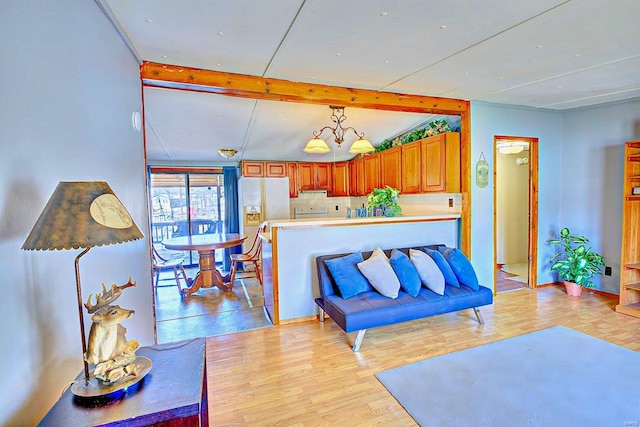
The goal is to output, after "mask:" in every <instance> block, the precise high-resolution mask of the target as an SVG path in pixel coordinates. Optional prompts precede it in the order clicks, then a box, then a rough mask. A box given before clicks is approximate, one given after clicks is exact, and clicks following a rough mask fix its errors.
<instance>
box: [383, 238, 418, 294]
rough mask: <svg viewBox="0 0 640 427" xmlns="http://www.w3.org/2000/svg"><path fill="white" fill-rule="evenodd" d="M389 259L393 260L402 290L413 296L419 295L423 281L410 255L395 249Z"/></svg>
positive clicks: (392, 265)
mask: <svg viewBox="0 0 640 427" xmlns="http://www.w3.org/2000/svg"><path fill="white" fill-rule="evenodd" d="M389 261H390V262H391V267H393V271H395V272H396V276H398V280H399V281H400V286H401V287H402V290H403V291H405V292H406V293H408V294H409V295H411V296H412V297H415V296H417V295H418V293H419V292H420V286H422V282H421V281H420V276H419V275H418V270H416V268H415V267H414V266H413V263H412V262H411V260H410V259H409V257H408V256H407V255H406V254H405V253H403V252H401V251H399V250H397V249H394V250H392V251H391V257H390V258H389Z"/></svg>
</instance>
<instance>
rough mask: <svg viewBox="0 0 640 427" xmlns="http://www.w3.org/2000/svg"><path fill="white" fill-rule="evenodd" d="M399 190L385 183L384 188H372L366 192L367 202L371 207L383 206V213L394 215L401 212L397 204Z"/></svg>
mask: <svg viewBox="0 0 640 427" xmlns="http://www.w3.org/2000/svg"><path fill="white" fill-rule="evenodd" d="M399 194H400V191H398V190H397V189H395V188H392V187H389V186H388V185H386V186H385V187H384V188H374V189H373V191H372V192H371V193H369V194H367V204H368V205H369V206H371V207H372V208H384V215H386V216H396V215H400V214H401V213H402V208H401V207H400V205H399V204H398V195H399Z"/></svg>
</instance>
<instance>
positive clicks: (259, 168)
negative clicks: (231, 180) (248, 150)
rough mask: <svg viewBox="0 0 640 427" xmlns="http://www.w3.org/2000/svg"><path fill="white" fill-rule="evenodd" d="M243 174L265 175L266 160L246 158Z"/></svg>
mask: <svg viewBox="0 0 640 427" xmlns="http://www.w3.org/2000/svg"><path fill="white" fill-rule="evenodd" d="M242 176H251V177H258V178H261V177H263V176H264V162H256V161H252V160H246V161H243V162H242Z"/></svg>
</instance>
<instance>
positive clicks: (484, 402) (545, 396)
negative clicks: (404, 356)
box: [376, 326, 640, 427]
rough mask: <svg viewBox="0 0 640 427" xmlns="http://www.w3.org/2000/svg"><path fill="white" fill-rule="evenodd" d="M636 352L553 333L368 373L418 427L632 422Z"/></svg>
mask: <svg viewBox="0 0 640 427" xmlns="http://www.w3.org/2000/svg"><path fill="white" fill-rule="evenodd" d="M638 366H640V353H637V352H635V351H631V350H629V349H626V348H624V347H620V346H617V345H614V344H611V343H608V342H606V341H602V340H599V339H597V338H593V337H591V336H589V335H585V334H582V333H580V332H577V331H574V330H572V329H568V328H565V327H562V326H557V327H553V328H549V329H544V330H541V331H538V332H532V333H529V334H525V335H521V336H518V337H515V338H510V339H506V340H502V341H498V342H494V343H491V344H486V345H482V346H479V347H474V348H470V349H467V350H462V351H458V352H455V353H450V354H446V355H443V356H438V357H434V358H431V359H426V360H423V361H420V362H417V363H412V364H410V365H406V366H401V367H399V368H395V369H391V370H388V371H384V372H380V373H378V374H376V377H377V378H378V380H379V381H380V382H381V383H382V384H383V385H384V386H385V387H386V388H387V390H389V392H390V393H391V394H392V395H393V397H395V398H396V399H397V400H398V402H399V403H400V404H401V405H402V406H403V407H404V408H405V409H406V410H407V412H408V413H409V414H410V415H411V416H412V417H413V418H414V419H415V420H416V422H417V423H418V424H420V425H421V426H492V427H497V426H508V427H512V426H594V427H595V426H598V427H600V426H625V425H638V423H639V422H640V369H638Z"/></svg>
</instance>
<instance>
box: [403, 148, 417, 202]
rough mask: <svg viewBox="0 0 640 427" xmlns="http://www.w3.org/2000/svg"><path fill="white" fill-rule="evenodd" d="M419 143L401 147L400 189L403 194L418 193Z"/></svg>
mask: <svg viewBox="0 0 640 427" xmlns="http://www.w3.org/2000/svg"><path fill="white" fill-rule="evenodd" d="M420 145H421V144H420V143H419V142H411V143H409V144H403V145H402V146H401V150H400V151H402V169H401V171H402V189H401V190H400V191H401V192H402V193H403V194H416V193H420V191H421V190H420V177H421V172H422V168H421V167H420Z"/></svg>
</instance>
